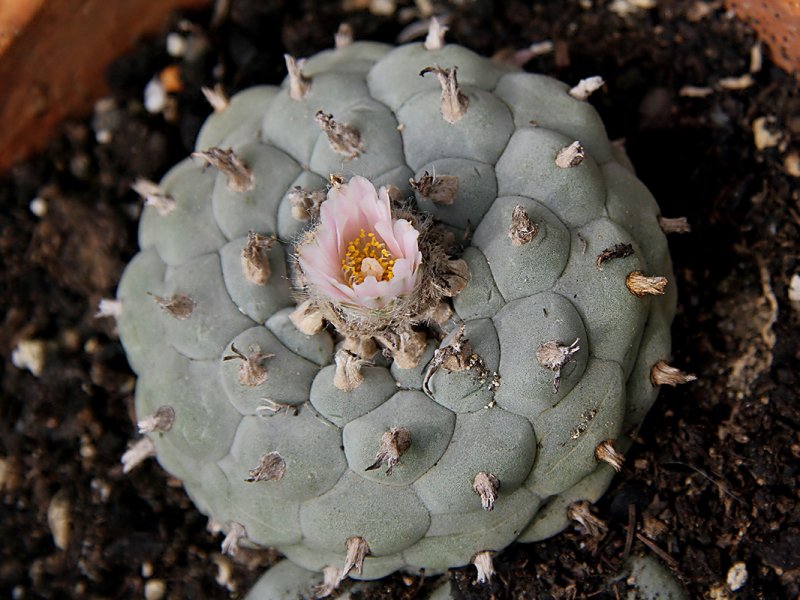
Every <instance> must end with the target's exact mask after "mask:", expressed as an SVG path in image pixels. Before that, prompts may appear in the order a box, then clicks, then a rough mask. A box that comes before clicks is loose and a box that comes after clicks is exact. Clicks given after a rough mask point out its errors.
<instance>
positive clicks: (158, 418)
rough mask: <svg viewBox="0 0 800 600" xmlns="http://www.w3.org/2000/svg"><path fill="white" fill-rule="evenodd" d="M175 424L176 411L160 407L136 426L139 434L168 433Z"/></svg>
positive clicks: (169, 407)
mask: <svg viewBox="0 0 800 600" xmlns="http://www.w3.org/2000/svg"><path fill="white" fill-rule="evenodd" d="M174 424H175V409H174V408H172V407H171V406H160V407H158V409H157V410H156V412H154V413H153V414H152V415H150V416H149V417H145V418H144V419H142V420H141V421H139V422H138V423H137V424H136V425H137V427H138V428H139V433H152V432H154V431H162V432H166V431H169V430H170V429H172V426H173V425H174Z"/></svg>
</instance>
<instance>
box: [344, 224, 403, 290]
mask: <svg viewBox="0 0 800 600" xmlns="http://www.w3.org/2000/svg"><path fill="white" fill-rule="evenodd" d="M393 270H394V257H393V256H392V254H391V253H390V252H389V251H388V250H387V249H386V244H384V243H383V242H381V241H379V238H378V237H376V236H375V233H373V232H372V231H370V232H369V233H367V232H365V231H364V230H363V229H361V231H360V232H359V234H358V236H357V237H356V238H355V239H353V240H352V241H351V242H349V243H348V244H347V251H346V252H345V255H344V258H342V274H343V275H344V277H345V279H346V280H347V282H348V283H349V284H350V285H355V284H357V283H363V282H364V278H365V277H369V276H373V277H375V279H377V280H378V281H389V280H390V279H392V277H394V273H393Z"/></svg>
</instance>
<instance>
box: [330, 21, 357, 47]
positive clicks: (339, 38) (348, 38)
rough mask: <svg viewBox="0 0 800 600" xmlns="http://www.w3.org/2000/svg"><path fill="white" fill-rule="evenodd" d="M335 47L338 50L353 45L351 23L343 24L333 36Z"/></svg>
mask: <svg viewBox="0 0 800 600" xmlns="http://www.w3.org/2000/svg"><path fill="white" fill-rule="evenodd" d="M333 43H334V47H335V48H336V49H337V50H341V49H342V48H347V47H348V46H349V45H350V44H352V43H353V28H352V27H351V26H350V24H349V23H341V24H340V25H339V29H337V30H336V33H335V34H334V36H333Z"/></svg>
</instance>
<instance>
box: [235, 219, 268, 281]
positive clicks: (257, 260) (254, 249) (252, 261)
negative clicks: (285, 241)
mask: <svg viewBox="0 0 800 600" xmlns="http://www.w3.org/2000/svg"><path fill="white" fill-rule="evenodd" d="M274 243H275V237H272V236H270V237H267V236H264V235H260V234H258V233H255V232H254V231H250V232H248V234H247V244H246V245H245V247H244V248H242V271H243V272H244V278H245V279H247V281H249V282H250V283H252V284H253V285H266V284H267V281H269V276H270V275H272V267H270V264H269V249H270V248H271V247H272V244H274Z"/></svg>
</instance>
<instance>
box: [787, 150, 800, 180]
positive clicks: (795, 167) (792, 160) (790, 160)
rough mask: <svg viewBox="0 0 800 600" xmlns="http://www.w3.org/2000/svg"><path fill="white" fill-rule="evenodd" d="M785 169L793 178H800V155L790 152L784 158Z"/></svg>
mask: <svg viewBox="0 0 800 600" xmlns="http://www.w3.org/2000/svg"><path fill="white" fill-rule="evenodd" d="M783 168H784V169H786V172H787V173H788V174H789V175H791V176H792V177H800V153H798V152H789V154H787V155H786V156H784V157H783Z"/></svg>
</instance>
